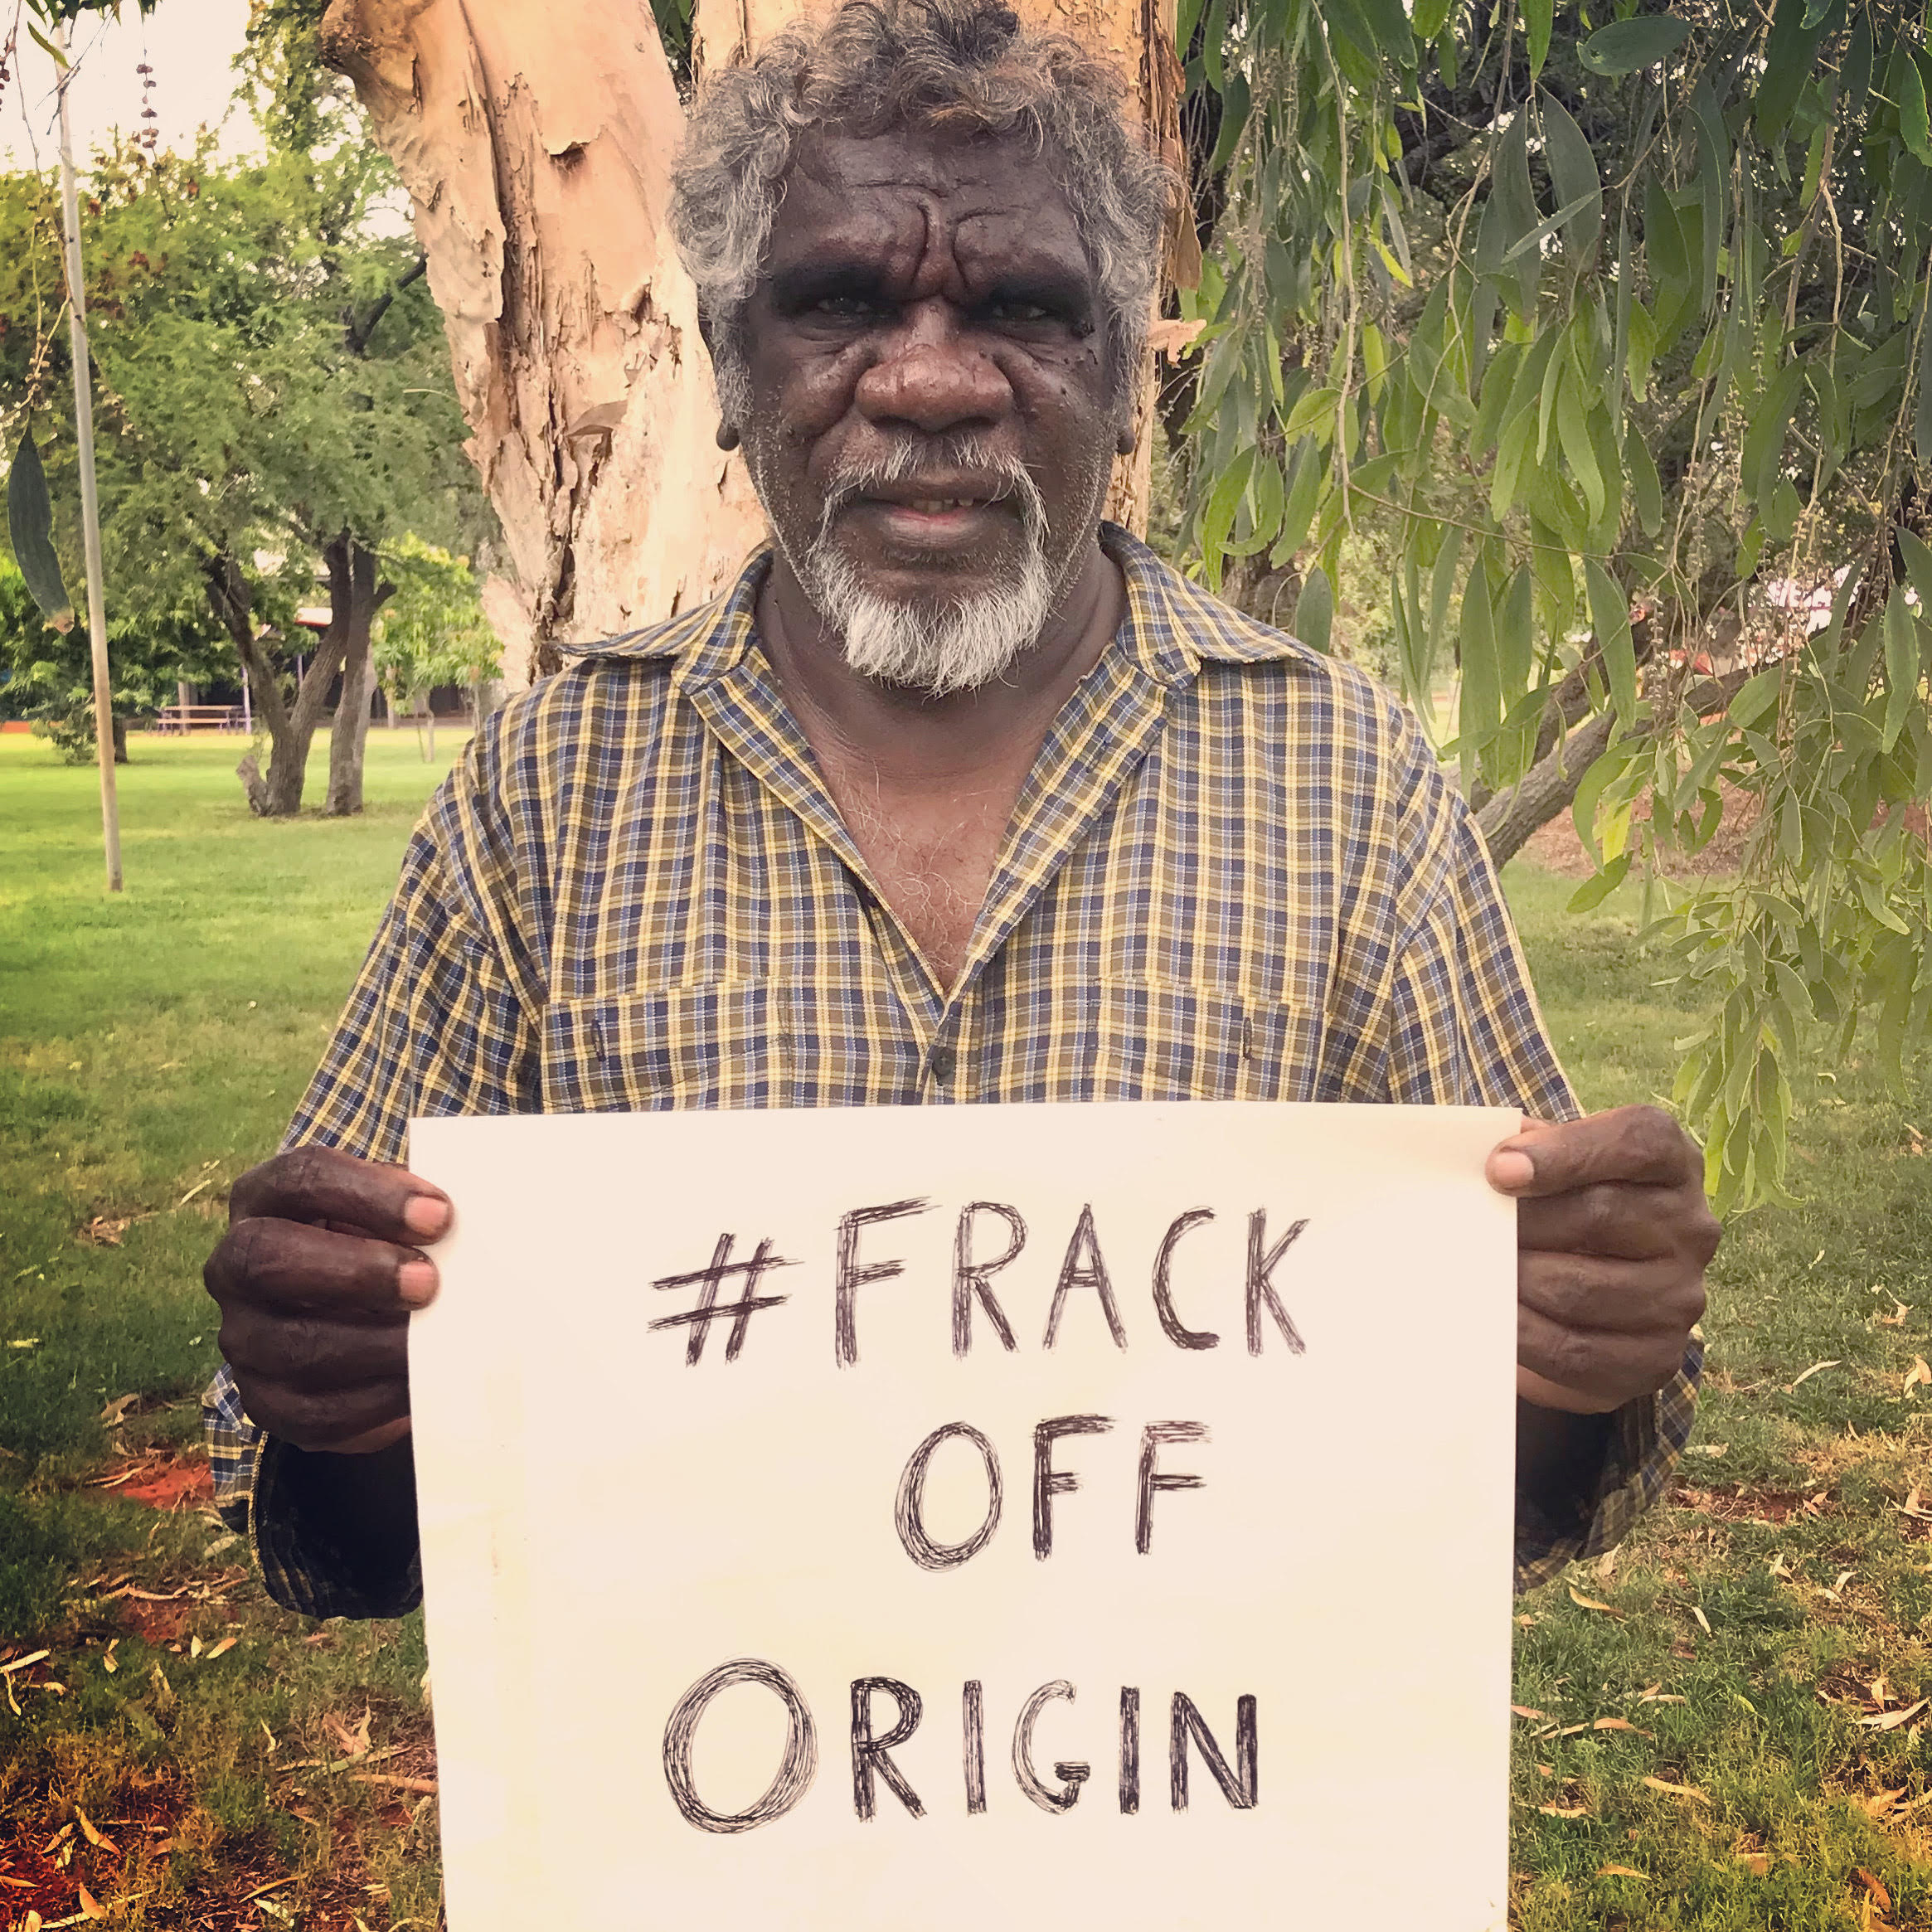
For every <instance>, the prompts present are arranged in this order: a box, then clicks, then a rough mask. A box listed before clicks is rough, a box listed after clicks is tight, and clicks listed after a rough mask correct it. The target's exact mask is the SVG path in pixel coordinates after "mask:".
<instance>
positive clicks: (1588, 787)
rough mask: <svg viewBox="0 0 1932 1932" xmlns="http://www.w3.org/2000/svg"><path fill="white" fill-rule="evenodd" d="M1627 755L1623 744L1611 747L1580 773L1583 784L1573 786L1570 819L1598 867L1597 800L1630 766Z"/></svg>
mask: <svg viewBox="0 0 1932 1932" xmlns="http://www.w3.org/2000/svg"><path fill="white" fill-rule="evenodd" d="M1629 765H1630V755H1629V752H1628V751H1626V750H1624V747H1623V746H1622V745H1615V746H1613V747H1612V749H1611V750H1608V751H1606V752H1605V753H1604V755H1603V756H1602V757H1601V758H1599V759H1598V760H1597V761H1596V763H1595V765H1592V766H1591V767H1590V769H1589V770H1588V771H1586V772H1585V774H1583V783H1582V784H1580V785H1579V786H1578V787H1577V788H1576V796H1575V798H1574V799H1571V800H1570V821H1571V823H1573V824H1575V827H1576V836H1577V837H1578V839H1579V840H1580V842H1582V846H1583V849H1584V850H1585V852H1588V853H1589V854H1590V857H1591V858H1592V859H1594V860H1595V862H1596V863H1597V865H1598V866H1599V867H1600V866H1602V864H1603V862H1604V854H1603V847H1601V846H1599V844H1598V843H1597V836H1596V808H1597V800H1598V799H1600V798H1601V797H1602V796H1603V795H1604V791H1605V790H1606V789H1608V787H1609V784H1610V781H1611V780H1612V779H1615V778H1618V777H1620V776H1621V775H1622V774H1623V773H1624V772H1625V771H1626V770H1628V769H1629Z"/></svg>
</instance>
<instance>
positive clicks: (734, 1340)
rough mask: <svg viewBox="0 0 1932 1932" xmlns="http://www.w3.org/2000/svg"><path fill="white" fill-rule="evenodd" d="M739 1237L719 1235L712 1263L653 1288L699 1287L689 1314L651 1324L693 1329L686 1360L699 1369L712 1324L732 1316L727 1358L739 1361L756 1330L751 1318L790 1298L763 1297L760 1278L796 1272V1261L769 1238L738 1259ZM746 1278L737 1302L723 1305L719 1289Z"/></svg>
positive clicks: (674, 1275) (655, 1283)
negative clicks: (784, 1270)
mask: <svg viewBox="0 0 1932 1932" xmlns="http://www.w3.org/2000/svg"><path fill="white" fill-rule="evenodd" d="M737 1238H738V1237H737V1236H736V1235H719V1236H718V1245H717V1247H716V1250H714V1251H713V1252H712V1255H711V1266H710V1267H708V1268H699V1269H693V1270H692V1273H690V1274H667V1275H666V1276H665V1277H664V1278H663V1280H662V1281H653V1283H652V1284H651V1285H652V1287H653V1288H673V1289H674V1288H695V1289H697V1291H698V1294H697V1306H696V1307H695V1308H687V1309H685V1310H684V1312H683V1313H682V1314H676V1315H663V1316H660V1317H659V1318H658V1319H657V1320H656V1321H654V1322H653V1323H651V1326H652V1328H654V1329H655V1328H689V1329H690V1331H691V1333H690V1336H689V1337H687V1340H686V1342H685V1345H684V1360H685V1364H686V1366H687V1367H692V1368H695V1367H696V1366H697V1364H698V1363H699V1362H701V1361H702V1360H703V1359H704V1345H705V1338H706V1337H707V1336H708V1335H709V1334H710V1333H711V1323H713V1322H718V1321H722V1320H723V1319H724V1318H725V1317H726V1315H729V1316H731V1318H732V1321H731V1338H730V1339H729V1340H728V1341H727V1342H726V1344H725V1360H726V1362H735V1361H736V1360H737V1359H738V1353H739V1351H740V1349H742V1348H743V1347H744V1346H745V1334H746V1333H747V1332H748V1331H749V1330H750V1327H751V1318H752V1317H753V1316H754V1315H755V1314H756V1313H758V1311H759V1310H760V1308H776V1307H778V1306H779V1303H781V1302H787V1301H789V1300H790V1299H791V1297H790V1296H789V1295H784V1294H757V1293H755V1289H757V1287H758V1284H759V1280H760V1277H761V1276H763V1275H764V1274H765V1272H766V1270H767V1269H773V1268H795V1267H796V1266H797V1265H798V1264H797V1263H796V1262H795V1261H787V1260H784V1259H783V1258H782V1257H780V1256H779V1255H774V1254H773V1253H772V1251H771V1243H770V1242H769V1240H764V1241H760V1243H759V1244H758V1249H757V1252H756V1253H755V1254H754V1255H752V1257H751V1259H750V1260H749V1261H734V1260H732V1259H731V1245H732V1244H733V1242H735V1240H737ZM735 1276H736V1277H742V1279H743V1282H744V1288H745V1292H744V1293H743V1294H741V1295H740V1297H739V1299H737V1300H736V1301H735V1302H726V1303H724V1305H723V1306H722V1307H720V1306H719V1303H718V1290H719V1289H721V1288H722V1287H723V1286H724V1284H725V1283H726V1282H727V1281H729V1280H731V1279H732V1278H733V1277H735Z"/></svg>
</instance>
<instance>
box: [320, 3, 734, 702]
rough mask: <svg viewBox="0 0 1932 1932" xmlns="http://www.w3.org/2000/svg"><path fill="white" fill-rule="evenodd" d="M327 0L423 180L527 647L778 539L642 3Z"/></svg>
mask: <svg viewBox="0 0 1932 1932" xmlns="http://www.w3.org/2000/svg"><path fill="white" fill-rule="evenodd" d="M323 48H324V51H325V54H326V56H327V58H328V60H329V61H330V63H331V64H332V65H333V66H337V67H338V68H340V69H341V70H342V71H343V72H344V73H346V74H347V75H349V77H350V78H351V80H353V82H354V83H355V86H356V91H357V95H358V96H359V98H360V99H361V100H362V105H363V107H364V108H365V109H366V111H367V113H368V115H369V119H370V124H371V131H372V132H373V133H374V135H375V137H376V140H377V141H378V142H379V143H381V146H382V148H384V149H385V150H386V152H387V153H388V154H389V156H390V158H391V160H393V161H394V162H395V163H396V168H397V172H399V174H400V176H401V178H402V181H403V184H404V186H405V187H406V188H407V189H408V190H409V192H410V197H411V200H412V204H413V206H412V218H413V220H414V221H415V231H416V236H417V240H418V241H419V243H420V245H421V247H422V250H423V253H424V255H425V257H426V258H427V260H428V262H429V276H430V289H431V290H432V292H433V293H434V295H435V298H436V302H437V305H438V306H439V308H441V309H442V311H443V317H444V324H445V327H446V328H447V330H448V333H449V348H450V356H451V359H452V362H453V363H454V368H455V374H456V389H457V396H458V399H459V401H460V402H461V404H462V406H463V411H464V416H465V417H466V418H467V420H468V423H469V425H470V430H471V432H472V434H471V438H470V441H469V443H468V445H467V447H468V454H469V455H470V457H471V459H472V460H473V462H474V463H475V464H476V466H477V469H478V473H479V474H480V475H481V477H482V478H483V486H484V488H485V489H486V490H487V491H488V493H489V497H490V500H491V502H493V504H494V505H495V507H496V510H497V514H498V517H499V519H500V520H501V522H502V528H503V535H504V538H505V540H506V543H507V548H508V551H509V555H510V561H511V562H512V566H514V570H515V573H516V578H517V590H518V593H519V595H520V598H521V601H522V605H523V608H524V612H525V614H526V616H527V620H528V625H529V638H530V648H528V649H527V651H520V650H518V649H517V648H516V647H517V643H518V642H519V640H517V639H516V638H510V639H507V640H506V643H507V646H508V647H509V648H507V650H506V653H505V658H506V662H505V672H506V677H507V682H509V683H510V684H511V685H512V687H521V686H522V685H525V684H527V683H528V682H530V678H531V677H532V674H533V672H541V671H542V670H546V669H549V668H552V667H554V663H555V662H556V658H555V653H554V651H553V650H552V649H551V644H552V643H553V641H554V640H556V639H560V638H572V637H594V636H597V635H600V634H607V633H612V632H616V631H621V630H624V629H629V628H631V627H633V626H635V625H637V624H645V623H650V622H653V621H655V620H656V619H660V618H663V617H665V616H667V615H669V614H672V612H674V611H676V610H677V609H684V608H687V607H688V606H689V605H691V604H693V603H697V602H699V601H701V600H703V599H705V598H706V597H709V596H711V595H712V594H713V593H714V592H715V591H716V590H717V589H718V588H719V587H720V585H722V584H723V583H725V582H726V580H728V579H729V578H730V577H731V575H732V574H733V573H734V572H735V571H736V570H737V569H738V568H739V567H740V565H741V564H742V563H743V562H744V561H745V557H746V556H749V555H750V552H751V551H752V550H753V549H754V548H755V547H756V546H757V545H758V543H759V542H760V541H761V540H762V537H763V533H764V519H763V517H762V516H761V515H760V512H759V510H758V507H757V502H756V500H755V498H754V497H753V495H752V493H751V488H750V483H749V481H748V480H747V478H746V477H745V471H744V468H743V466H742V464H740V462H739V460H738V459H736V458H735V456H731V457H727V456H726V454H724V453H723V452H721V450H720V449H718V448H717V446H716V442H715V440H714V433H715V431H716V427H717V405H716V399H715V396H714V394H713V391H712V387H711V369H710V365H709V363H708V362H707V360H706V357H705V355H704V352H703V349H702V347H701V344H700V342H699V341H698V335H697V299H696V296H695V294H694V292H693V290H692V286H691V282H690V279H689V278H688V277H687V275H686V274H685V273H684V270H683V268H682V265H681V264H680V263H679V262H678V260H677V255H676V251H675V250H673V248H672V245H671V238H670V235H669V234H668V233H667V230H666V227H665V222H664V211H665V209H666V207H667V204H668V201H669V191H670V168H671V162H672V155H673V153H675V150H676V147H677V137H678V133H679V126H680V122H681V119H682V109H681V107H680V105H679V103H678V100H677V90H676V88H675V87H674V86H673V85H672V79H671V73H670V69H669V67H668V66H667V64H666V62H665V59H664V54H663V47H662V46H661V45H660V44H659V41H658V33H657V28H656V27H655V25H654V23H653V20H652V17H651V10H650V7H649V5H648V0H573V3H572V5H571V6H570V8H569V9H568V21H567V31H566V22H565V21H564V20H563V19H561V18H560V16H559V12H558V10H557V8H556V6H555V5H554V4H551V3H549V0H472V3H470V4H467V5H466V4H465V0H333V4H332V5H331V6H330V7H329V10H328V15H327V17H326V18H325V19H324V21H323Z"/></svg>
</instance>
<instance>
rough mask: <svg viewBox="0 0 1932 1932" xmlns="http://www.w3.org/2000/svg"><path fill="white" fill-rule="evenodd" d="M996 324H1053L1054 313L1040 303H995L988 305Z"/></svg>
mask: <svg viewBox="0 0 1932 1932" xmlns="http://www.w3.org/2000/svg"><path fill="white" fill-rule="evenodd" d="M986 313H987V314H988V317H989V318H991V319H992V320H993V321H994V322H1051V320H1052V319H1053V311H1052V310H1051V308H1046V307H1045V306H1044V305H1043V304H1042V303H1038V302H993V303H988V305H987V311H986Z"/></svg>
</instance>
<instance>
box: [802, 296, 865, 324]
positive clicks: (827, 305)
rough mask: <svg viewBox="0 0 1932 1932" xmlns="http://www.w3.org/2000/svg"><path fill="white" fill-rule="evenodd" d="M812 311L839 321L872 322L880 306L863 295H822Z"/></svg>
mask: <svg viewBox="0 0 1932 1932" xmlns="http://www.w3.org/2000/svg"><path fill="white" fill-rule="evenodd" d="M812 313H813V314H814V315H826V316H830V317H832V318H833V319H834V320H836V321H839V322H870V321H871V319H872V318H873V317H874V316H876V315H877V314H878V313H879V307H878V304H877V303H874V302H868V301H866V299H865V298H864V296H862V295H821V296H820V297H819V298H818V300H817V301H816V302H814V303H813V304H812Z"/></svg>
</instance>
